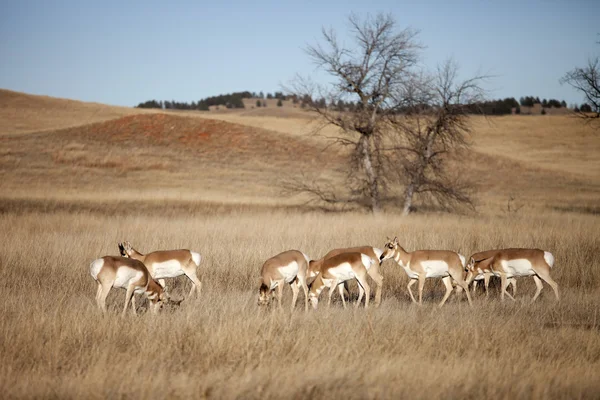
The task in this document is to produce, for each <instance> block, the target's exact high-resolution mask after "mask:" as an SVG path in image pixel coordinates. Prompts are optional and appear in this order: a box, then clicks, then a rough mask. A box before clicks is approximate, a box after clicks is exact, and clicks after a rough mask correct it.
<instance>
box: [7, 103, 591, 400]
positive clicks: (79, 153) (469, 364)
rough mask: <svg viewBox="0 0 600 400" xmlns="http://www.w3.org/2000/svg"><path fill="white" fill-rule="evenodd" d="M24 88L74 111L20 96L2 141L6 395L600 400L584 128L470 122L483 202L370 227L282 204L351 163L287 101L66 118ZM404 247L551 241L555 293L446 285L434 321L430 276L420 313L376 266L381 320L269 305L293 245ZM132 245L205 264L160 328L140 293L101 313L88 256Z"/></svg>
mask: <svg viewBox="0 0 600 400" xmlns="http://www.w3.org/2000/svg"><path fill="white" fill-rule="evenodd" d="M11 93H13V92H11ZM12 96H13V97H14V96H17V95H16V94H13V95H12ZM20 96H21V97H20V98H19V99H17V100H18V101H20V102H23V103H24V104H26V106H23V105H21V106H20V107H22V108H24V109H25V110H32V109H34V108H35V107H39V108H40V110H39V111H38V115H48V113H50V112H49V111H48V109H59V108H61V107H63V108H65V115H70V117H69V118H72V120H69V121H63V122H64V125H61V124H60V121H59V120H54V119H52V120H46V121H44V120H43V118H41V119H40V120H39V121H37V122H35V121H29V122H26V121H25V120H27V119H29V118H30V115H31V114H29V111H27V112H25V111H24V112H23V113H22V114H19V109H20V108H19V107H16V106H15V108H14V110H16V111H14V110H13V111H11V112H12V113H16V114H15V115H16V116H14V117H13V121H12V122H10V123H9V122H7V120H6V119H3V125H2V127H1V129H0V143H1V145H0V271H1V272H2V276H3V278H4V279H3V280H2V282H1V283H0V293H2V296H3V300H2V302H0V315H1V317H2V318H1V319H0V337H2V340H1V341H0V391H1V393H2V397H3V398H106V397H110V398H141V397H145V398H190V397H192V398H263V399H264V398H326V397H329V398H331V397H333V398H357V399H363V398H427V399H434V398H484V397H486V398H598V397H599V396H600V315H599V307H598V299H599V298H600V252H599V250H600V215H598V214H599V212H600V206H599V205H598V204H599V203H598V199H599V198H600V196H599V195H600V176H599V175H600V172H599V170H598V154H599V153H598V150H600V149H599V147H600V138H599V137H598V136H597V135H595V134H594V133H593V132H591V131H589V130H587V129H586V128H583V127H581V126H580V125H579V124H578V121H576V120H572V119H570V118H569V117H567V116H544V117H541V116H540V117H535V116H529V117H526V116H523V117H518V116H515V117H505V118H496V119H491V120H480V119H477V118H474V121H473V122H474V124H475V126H476V132H475V135H474V137H473V141H474V150H473V151H472V152H471V154H469V155H468V156H467V157H464V158H463V159H464V165H465V166H466V167H468V168H467V170H468V171H469V173H471V174H473V178H475V179H476V180H477V182H478V189H479V193H480V195H479V199H480V200H479V205H478V209H477V212H473V213H467V214H464V215H451V214H443V213H435V212H431V213H429V214H417V215H414V216H411V217H409V218H400V217H399V216H398V215H397V212H396V209H395V208H394V206H393V205H388V206H387V212H386V213H384V214H383V215H382V216H379V217H373V216H370V215H368V214H362V213H341V212H323V211H319V210H317V209H307V208H303V207H302V206H301V201H302V199H297V198H289V197H281V196H280V195H279V190H278V188H277V185H278V183H279V182H280V179H281V177H282V176H295V175H294V174H298V173H299V172H300V171H308V172H310V173H320V172H322V173H324V174H327V176H328V177H331V178H332V179H335V178H336V177H339V176H341V173H342V172H343V163H342V162H341V161H342V160H343V154H340V153H337V152H336V153H333V154H331V153H328V154H322V153H321V152H320V151H319V149H320V148H321V147H322V139H321V138H318V137H314V136H311V135H310V131H311V126H310V124H311V123H310V120H308V119H307V118H306V117H305V116H304V115H302V114H300V113H297V114H298V115H295V114H294V113H296V111H294V112H287V113H286V114H283V115H276V114H275V111H274V112H273V114H268V113H265V112H261V113H259V114H254V113H253V112H252V111H254V110H252V111H250V110H249V111H247V112H245V113H246V114H243V113H244V112H241V113H238V114H235V113H210V114H208V113H151V112H146V113H137V112H136V111H137V110H129V109H125V108H123V109H118V110H117V111H115V113H117V114H118V115H113V116H112V117H110V118H106V119H103V120H96V121H91V122H88V121H85V118H87V117H86V116H85V113H84V114H82V115H81V116H80V117H81V119H80V120H79V121H80V122H79V123H77V124H74V123H73V121H76V120H77V118H78V117H77V115H78V111H77V109H78V107H80V108H85V109H88V107H89V110H91V109H92V106H91V105H89V104H78V105H76V106H74V107H75V108H74V109H70V108H69V105H68V104H67V103H64V101H62V100H56V99H48V98H45V100H46V102H45V103H44V104H43V105H36V104H37V103H35V101H34V102H33V103H29V102H27V101H26V99H28V98H30V99H33V100H36V101H37V100H39V99H37V97H36V96H25V95H20ZM17 97H18V96H17ZM17 100H15V99H14V98H13V99H12V100H11V101H12V102H13V104H17V103H18V101H17ZM33 100H32V101H33ZM3 102H4V100H3V98H2V97H1V96H0V104H3ZM74 103H77V102H74ZM98 107H107V106H98ZM5 111H6V109H5V108H2V107H0V119H2V118H4V117H5V115H4V114H2V113H3V112H5ZM257 111H258V110H257ZM288 111H289V110H288ZM86 112H87V111H86ZM18 115H22V119H20V118H18ZM26 123H27V124H31V126H35V129H36V131H27V132H25V131H24V130H23V129H22V128H21V127H22V126H25V124H26ZM11 124H12V125H11ZM36 124H37V125H36ZM57 124H58V125H57ZM286 126H289V129H286ZM533 146H537V148H538V149H539V151H534V150H533V149H532V147H533ZM510 195H514V196H515V198H516V201H517V202H520V203H521V204H523V205H524V207H523V208H522V209H521V210H520V211H519V212H517V213H507V212H505V210H504V208H505V205H506V201H507V198H508V196H510ZM394 235H396V236H398V238H399V239H400V242H401V243H402V245H403V246H404V247H405V248H406V249H407V250H414V249H419V248H432V249H452V250H456V251H460V252H461V253H462V254H465V255H468V254H470V253H472V252H475V251H479V250H484V249H488V248H494V247H512V246H519V247H539V248H543V249H545V250H549V251H551V252H552V253H553V254H554V255H555V257H556V262H555V266H554V269H553V271H552V275H553V277H554V279H555V280H556V281H557V282H558V284H559V286H560V292H561V301H560V302H559V303H556V302H555V300H554V295H553V294H552V291H551V290H550V288H549V287H548V286H547V285H545V286H544V290H543V291H542V295H541V296H540V298H539V299H538V301H537V302H536V303H535V304H533V305H530V304H529V300H530V298H531V297H532V296H533V293H534V289H535V286H534V284H533V281H532V280H531V279H530V278H522V279H520V280H519V287H518V293H517V301H516V302H512V301H506V302H504V303H501V302H500V301H499V299H498V297H499V290H498V287H497V286H493V287H492V294H491V295H490V298H489V299H486V298H485V296H484V295H483V294H481V293H479V294H478V295H476V296H475V298H474V305H473V307H472V308H470V307H469V306H468V304H467V302H466V299H465V298H464V297H457V296H455V295H454V294H453V296H452V297H451V298H450V300H449V301H448V303H447V304H446V305H445V306H444V307H443V308H442V309H438V308H437V303H438V302H439V301H440V300H441V297H442V295H443V284H442V283H441V282H439V281H428V282H427V284H426V286H425V298H424V305H423V306H421V307H419V306H415V305H413V304H411V303H410V300H409V297H408V295H407V292H406V283H407V278H406V275H405V273H404V271H403V270H402V269H401V268H400V267H398V266H397V265H395V264H394V262H393V261H386V262H385V263H384V264H383V266H382V273H383V274H384V279H385V280H384V292H383V302H382V305H381V307H380V308H377V309H375V308H369V309H367V310H365V309H364V308H362V307H361V308H359V309H356V310H355V309H353V308H349V309H347V310H345V309H343V308H342V306H341V302H340V301H339V297H337V296H334V298H336V299H337V301H335V302H334V304H333V306H332V308H331V309H328V308H327V307H326V306H325V307H324V304H320V307H319V309H318V310H316V311H313V310H310V312H308V313H304V312H303V310H302V307H301V303H302V302H303V296H302V295H300V299H299V302H298V307H297V309H296V311H295V312H294V313H290V312H289V310H288V306H289V302H290V301H291V290H289V288H286V289H285V291H284V302H285V310H284V311H279V310H277V309H273V310H263V311H259V310H258V307H257V305H256V301H257V294H258V278H259V276H258V274H259V270H260V267H261V264H262V262H263V261H264V260H265V259H267V258H269V257H270V256H272V255H274V254H276V253H279V252H281V251H283V250H287V249H290V248H297V249H300V250H302V251H304V252H305V253H307V254H309V255H310V256H312V257H313V258H317V257H320V256H321V255H323V254H324V253H326V252H327V251H328V250H329V249H331V248H334V247H340V246H350V245H360V244H370V245H374V246H382V245H383V243H384V242H385V239H386V236H394ZM124 239H126V240H129V241H131V242H132V244H133V245H134V247H136V248H138V249H139V250H140V251H142V252H145V251H150V250H154V249H168V248H190V249H193V250H195V251H198V252H200V253H201V254H202V256H203V260H202V263H201V266H200V268H199V275H200V277H201V280H202V282H203V284H204V285H203V291H202V294H201V296H200V298H199V299H197V300H192V299H186V300H184V301H183V303H182V305H181V307H167V308H166V309H165V310H164V312H163V313H161V314H160V315H157V316H153V315H150V314H146V313H144V310H145V308H146V305H145V302H141V304H140V305H139V312H140V313H141V315H139V316H138V317H133V316H132V315H128V316H127V317H126V318H120V316H119V311H120V310H121V307H122V303H123V299H124V295H125V293H124V291H122V290H119V291H117V290H116V289H113V291H112V292H111V294H110V295H109V298H108V304H109V312H108V314H107V315H102V314H101V313H100V312H99V311H98V310H97V309H96V305H95V302H94V295H95V290H96V287H95V283H94V282H93V279H92V278H91V276H90V275H89V271H88V266H89V263H90V262H91V261H92V260H93V259H95V258H97V257H99V256H103V255H106V254H113V255H116V254H117V253H118V250H117V242H118V241H121V240H124ZM168 283H169V285H170V286H171V287H172V291H173V296H174V297H183V296H185V295H186V294H187V292H188V291H189V287H190V283H189V282H187V281H186V278H184V277H180V278H176V279H172V280H170V281H169V282H168ZM351 292H352V293H353V295H354V296H356V287H355V285H351ZM322 296H323V295H322Z"/></svg>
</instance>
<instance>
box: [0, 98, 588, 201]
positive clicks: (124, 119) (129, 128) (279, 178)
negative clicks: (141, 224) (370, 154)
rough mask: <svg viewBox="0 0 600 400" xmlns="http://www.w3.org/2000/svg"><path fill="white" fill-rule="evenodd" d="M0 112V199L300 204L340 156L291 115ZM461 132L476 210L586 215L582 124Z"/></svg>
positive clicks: (494, 122)
mask: <svg viewBox="0 0 600 400" xmlns="http://www.w3.org/2000/svg"><path fill="white" fill-rule="evenodd" d="M0 105H1V106H0V116H1V118H0V119H1V120H2V123H1V125H0V138H1V140H2V149H1V150H0V179H1V181H2V183H1V184H0V188H1V189H2V198H3V199H4V201H9V200H10V201H21V200H25V199H45V200H48V199H56V200H57V201H76V200H77V201H95V202H101V203H107V202H110V201H117V200H118V201H135V200H136V199H140V198H144V199H146V200H148V199H156V200H157V201H162V202H164V201H171V202H173V201H179V202H191V203H198V204H207V203H215V204H238V205H242V204H246V205H253V206H265V205H268V206H274V205H278V206H296V205H301V204H302V203H303V202H304V201H305V200H306V198H303V197H286V196H282V184H283V183H284V182H286V181H289V180H291V179H298V178H300V177H301V176H308V177H325V178H327V179H329V180H330V181H331V182H333V183H332V184H333V185H343V184H344V183H343V179H342V176H343V173H344V170H345V168H346V165H345V163H344V159H345V158H344V157H345V156H344V153H343V150H337V151H334V150H332V149H331V148H329V149H327V151H322V150H323V149H324V147H325V146H326V144H327V142H326V141H325V139H323V137H321V136H315V135H313V134H312V133H313V131H314V128H315V123H314V121H312V120H311V119H310V116H309V115H307V114H306V113H304V112H302V111H301V110H299V109H293V108H290V107H288V108H287V109H286V110H281V109H280V110H277V109H272V110H270V109H269V108H266V109H262V110H261V109H250V110H248V109H247V110H236V111H231V110H228V111H227V112H210V113H209V112H193V111H191V112H181V111H179V112H177V111H175V112H165V111H161V110H138V109H133V108H126V107H114V106H106V105H102V104H96V103H83V102H78V101H73V100H64V99H54V98H51V97H46V96H33V95H27V94H22V93H17V92H10V91H5V90H3V91H0ZM284 108H285V107H284ZM473 124H474V127H475V129H474V131H475V133H474V136H473V142H474V146H473V149H472V150H471V151H469V152H468V153H465V154H462V155H461V156H460V158H459V159H457V160H455V165H456V166H457V167H460V168H461V171H463V172H462V173H464V174H467V175H468V176H469V177H471V178H472V179H473V180H474V181H475V182H476V183H477V189H478V194H479V195H478V198H479V211H481V212H492V213H497V212H500V211H501V210H502V209H503V208H505V207H506V203H507V201H508V199H509V198H511V197H512V198H514V199H515V202H516V203H520V204H522V205H526V206H528V207H534V208H541V209H559V210H574V211H581V210H583V211H585V212H590V210H591V212H598V210H597V199H598V197H599V195H600V160H599V159H598V157H597V156H595V155H596V154H598V152H599V151H600V140H599V139H598V136H597V134H595V133H594V132H593V131H591V130H590V129H589V128H588V127H585V126H583V125H581V124H580V123H579V121H578V120H576V119H573V118H570V117H568V116H506V117H497V118H489V119H484V118H481V117H473ZM24 133H27V135H23V134H24ZM325 133H328V134H330V133H333V131H332V130H331V129H329V130H328V131H326V132H325ZM15 134H18V135H15ZM558 160H559V161H560V162H557V161H558Z"/></svg>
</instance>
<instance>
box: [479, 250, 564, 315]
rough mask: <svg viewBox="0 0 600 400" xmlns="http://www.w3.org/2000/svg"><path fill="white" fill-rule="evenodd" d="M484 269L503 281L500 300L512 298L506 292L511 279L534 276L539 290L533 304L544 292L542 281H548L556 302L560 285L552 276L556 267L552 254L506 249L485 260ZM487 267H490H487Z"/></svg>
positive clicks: (542, 251)
mask: <svg viewBox="0 0 600 400" xmlns="http://www.w3.org/2000/svg"><path fill="white" fill-rule="evenodd" d="M480 264H483V265H484V266H483V268H489V269H490V270H491V271H492V273H493V274H494V275H496V276H499V277H500V279H501V285H500V286H501V289H500V290H501V292H500V299H502V300H504V294H506V295H507V296H510V295H509V294H508V292H507V291H506V288H507V286H508V283H509V279H511V278H513V279H514V278H517V277H521V276H532V277H533V280H534V281H535V286H536V288H537V290H536V292H535V295H534V296H533V298H532V299H531V302H532V303H533V302H534V301H535V300H536V299H537V298H538V296H539V295H540V292H541V291H542V287H543V285H542V280H544V281H546V283H548V285H550V287H552V290H554V295H555V296H556V300H560V297H559V295H558V284H557V283H556V282H555V281H554V280H553V279H552V277H551V276H550V270H551V269H552V267H553V266H554V256H553V255H552V253H550V252H548V251H544V250H540V249H504V250H500V251H499V252H498V253H496V254H495V255H494V256H493V257H491V258H488V259H486V260H483V261H482V262H481V263H480ZM486 265H489V267H487V266H486Z"/></svg>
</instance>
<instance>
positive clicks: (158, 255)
mask: <svg viewBox="0 0 600 400" xmlns="http://www.w3.org/2000/svg"><path fill="white" fill-rule="evenodd" d="M119 251H120V252H121V255H122V256H123V257H129V258H133V259H135V260H139V261H141V262H143V263H144V265H146V268H148V271H150V275H152V277H153V278H154V279H157V280H158V281H159V282H160V283H161V285H162V286H163V287H165V278H176V277H178V276H181V275H185V276H187V277H188V278H189V279H190V280H191V281H192V288H191V289H190V293H189V295H188V297H191V296H192V294H194V292H195V293H196V294H197V295H200V290H201V289H202V283H201V282H200V280H199V279H198V275H197V274H196V268H197V267H199V266H200V260H201V258H202V257H201V256H200V253H196V252H195V251H190V250H187V249H182V250H158V251H153V252H151V253H148V254H142V253H140V252H139V251H137V250H136V249H134V248H133V246H131V243H129V242H128V241H125V242H123V243H119Z"/></svg>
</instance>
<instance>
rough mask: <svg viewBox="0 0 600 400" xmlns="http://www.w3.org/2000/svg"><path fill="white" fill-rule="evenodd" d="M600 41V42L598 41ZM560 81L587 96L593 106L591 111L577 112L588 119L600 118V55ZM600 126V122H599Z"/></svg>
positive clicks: (596, 119) (587, 101)
mask: <svg viewBox="0 0 600 400" xmlns="http://www.w3.org/2000/svg"><path fill="white" fill-rule="evenodd" d="M598 43H600V42H598ZM560 83H567V84H569V85H571V86H572V87H574V88H575V89H577V90H579V91H580V92H581V93H583V95H584V96H585V99H586V103H587V104H589V105H590V107H591V108H592V112H591V113H586V112H581V111H578V112H577V114H578V115H579V116H580V117H582V118H585V119H586V120H589V121H592V120H595V121H598V120H600V57H596V58H593V59H589V60H588V64H587V65H586V66H585V67H583V68H580V67H577V68H574V69H572V70H571V71H569V72H567V73H566V74H565V75H564V76H563V77H562V78H561V79H560ZM597 126H598V127H600V124H597Z"/></svg>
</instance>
